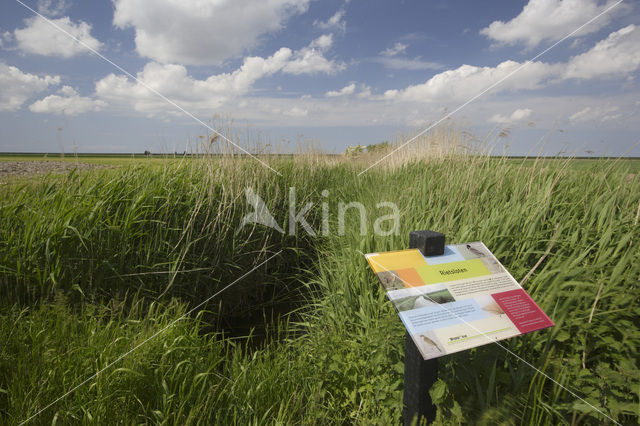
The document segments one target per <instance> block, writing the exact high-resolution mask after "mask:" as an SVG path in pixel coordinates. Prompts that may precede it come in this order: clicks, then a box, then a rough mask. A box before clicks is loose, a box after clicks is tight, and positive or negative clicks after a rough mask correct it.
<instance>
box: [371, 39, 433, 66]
mask: <svg viewBox="0 0 640 426" xmlns="http://www.w3.org/2000/svg"><path fill="white" fill-rule="evenodd" d="M407 47H409V45H407V44H404V43H400V42H397V43H395V44H394V45H393V46H392V47H388V48H386V49H385V50H383V51H381V52H380V55H379V56H378V57H377V58H374V59H373V61H374V62H377V63H379V64H382V65H383V66H384V67H386V68H390V69H394V70H411V71H415V70H435V69H440V68H442V65H441V64H439V63H437V62H430V61H423V60H422V59H421V58H420V57H419V56H418V57H416V58H413V59H409V58H399V57H398V55H400V54H403V53H405V52H406V50H407Z"/></svg>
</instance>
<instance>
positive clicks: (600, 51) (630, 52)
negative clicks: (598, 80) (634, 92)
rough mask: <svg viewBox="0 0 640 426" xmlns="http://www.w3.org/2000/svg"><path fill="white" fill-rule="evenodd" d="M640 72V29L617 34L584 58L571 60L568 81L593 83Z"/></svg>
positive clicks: (598, 45)
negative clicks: (573, 79) (589, 80)
mask: <svg viewBox="0 0 640 426" xmlns="http://www.w3.org/2000/svg"><path fill="white" fill-rule="evenodd" d="M638 68H640V29H639V28H638V27H636V26H635V25H629V26H626V27H624V28H622V29H620V30H618V31H615V32H613V33H611V34H609V36H608V37H607V38H606V39H604V40H602V41H600V42H599V43H597V44H596V45H595V46H594V47H592V48H591V49H589V50H588V51H586V52H584V53H583V54H581V55H578V56H575V57H573V58H571V60H570V61H569V63H568V64H567V68H566V71H565V73H564V77H566V78H580V79H589V78H595V77H611V76H620V75H623V74H629V73H632V72H634V71H636V70H637V69H638Z"/></svg>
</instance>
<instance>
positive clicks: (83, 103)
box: [29, 86, 106, 115]
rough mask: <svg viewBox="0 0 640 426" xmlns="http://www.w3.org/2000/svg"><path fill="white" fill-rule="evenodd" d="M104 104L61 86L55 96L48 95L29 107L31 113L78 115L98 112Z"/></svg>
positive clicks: (70, 88) (68, 87)
mask: <svg viewBox="0 0 640 426" xmlns="http://www.w3.org/2000/svg"><path fill="white" fill-rule="evenodd" d="M105 106H106V103H105V102H104V101H102V100H96V99H91V98H88V97H84V96H80V95H79V94H78V92H77V91H76V90H75V89H74V88H72V87H70V86H63V87H62V88H61V89H60V90H59V91H58V94H56V95H49V96H47V97H45V98H43V99H40V100H39V101H36V102H34V103H32V104H31V105H29V110H30V111H31V112H39V113H48V114H59V115H78V114H82V113H85V112H89V111H100V110H101V109H102V108H103V107H105Z"/></svg>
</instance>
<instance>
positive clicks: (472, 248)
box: [467, 244, 487, 257]
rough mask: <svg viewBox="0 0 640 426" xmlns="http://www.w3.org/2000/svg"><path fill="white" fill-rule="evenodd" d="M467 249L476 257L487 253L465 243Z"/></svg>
mask: <svg viewBox="0 0 640 426" xmlns="http://www.w3.org/2000/svg"><path fill="white" fill-rule="evenodd" d="M467 250H469V251H470V252H471V253H473V254H475V255H476V256H478V257H485V256H486V255H487V254H486V253H484V252H482V251H481V250H478V249H477V248H475V247H472V246H471V244H467Z"/></svg>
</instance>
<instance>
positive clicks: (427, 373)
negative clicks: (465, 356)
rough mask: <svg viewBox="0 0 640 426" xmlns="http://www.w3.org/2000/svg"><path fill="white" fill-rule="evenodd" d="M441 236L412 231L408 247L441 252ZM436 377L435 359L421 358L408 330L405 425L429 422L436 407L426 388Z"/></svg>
mask: <svg viewBox="0 0 640 426" xmlns="http://www.w3.org/2000/svg"><path fill="white" fill-rule="evenodd" d="M444 240H445V235H444V234H441V233H439V232H434V231H412V232H411V233H410V234H409V248H417V249H418V250H420V252H421V253H422V254H423V255H424V256H440V255H442V254H444ZM436 380H438V359H437V358H434V359H429V360H426V361H425V360H424V358H423V357H422V354H421V353H420V351H419V350H418V348H417V347H416V344H415V343H414V342H413V339H412V338H411V335H409V333H407V334H406V336H405V343H404V396H403V403H404V408H403V410H402V418H403V422H404V424H405V426H409V425H411V424H412V422H413V421H414V419H417V422H416V423H415V424H420V422H422V421H423V419H425V420H427V422H432V421H433V420H434V419H435V417H436V407H435V405H433V402H432V401H431V396H430V395H429V389H430V388H431V386H432V385H433V384H434V383H435V382H436Z"/></svg>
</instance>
